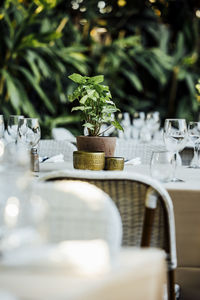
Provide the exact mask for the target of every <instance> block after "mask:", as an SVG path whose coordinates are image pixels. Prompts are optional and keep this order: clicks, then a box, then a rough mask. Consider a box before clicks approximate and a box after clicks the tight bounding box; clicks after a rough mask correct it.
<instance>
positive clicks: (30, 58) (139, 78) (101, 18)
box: [0, 0, 200, 137]
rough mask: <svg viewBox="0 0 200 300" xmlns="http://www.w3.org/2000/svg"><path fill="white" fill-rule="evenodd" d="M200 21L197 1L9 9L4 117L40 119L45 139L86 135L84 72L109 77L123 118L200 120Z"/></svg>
mask: <svg viewBox="0 0 200 300" xmlns="http://www.w3.org/2000/svg"><path fill="white" fill-rule="evenodd" d="M199 17H200V7H199V4H198V1H195V0H176V1H174V0H169V1H167V0H148V1H143V0H134V1H132V0H117V1H116V0H107V1H96V0H72V1H65V0H33V1H31V0H4V1H1V4H0V112H1V113H3V114H4V115H5V116H6V117H7V116H8V115H9V114H24V115H25V116H30V117H38V118H39V119H40V123H41V127H42V133H43V137H47V136H49V135H50V132H51V128H53V127H55V126H63V127H67V128H68V129H70V130H72V132H73V133H74V134H76V133H78V132H79V131H80V130H81V124H80V117H79V115H78V114H77V115H76V114H71V108H72V106H71V104H70V103H69V101H68V98H67V95H68V94H71V92H72V90H73V88H74V85H73V83H72V82H70V80H69V79H68V75H69V74H72V73H74V72H76V73H80V74H82V75H87V76H95V75H98V74H104V76H105V83H106V84H107V85H109V87H110V90H111V94H112V96H113V100H114V101H115V103H116V105H117V106H118V107H119V108H120V109H121V110H122V111H128V112H130V113H133V112H134V111H136V110H144V111H149V110H159V111H160V113H161V116H162V118H163V119H164V118H166V117H184V118H187V119H188V120H195V119H197V118H198V114H199V104H198V103H199V102H198V101H197V95H196V89H195V84H196V83H197V80H198V78H199V74H200V72H199V71H200V68H199V20H200V19H199Z"/></svg>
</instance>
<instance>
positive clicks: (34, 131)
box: [18, 118, 41, 150]
mask: <svg viewBox="0 0 200 300" xmlns="http://www.w3.org/2000/svg"><path fill="white" fill-rule="evenodd" d="M40 137H41V130H40V125H39V121H38V119H37V118H24V119H21V120H20V121H19V125H18V142H21V143H23V144H25V145H26V146H27V148H28V149H29V150H30V149H32V148H34V147H36V146H37V144H38V142H39V140H40Z"/></svg>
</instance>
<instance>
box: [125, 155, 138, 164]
mask: <svg viewBox="0 0 200 300" xmlns="http://www.w3.org/2000/svg"><path fill="white" fill-rule="evenodd" d="M140 164H141V158H140V157H135V158H133V159H130V160H128V161H126V162H125V165H134V166H136V165H140Z"/></svg>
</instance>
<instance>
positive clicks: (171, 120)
mask: <svg viewBox="0 0 200 300" xmlns="http://www.w3.org/2000/svg"><path fill="white" fill-rule="evenodd" d="M165 121H186V119H175V118H174V119H165Z"/></svg>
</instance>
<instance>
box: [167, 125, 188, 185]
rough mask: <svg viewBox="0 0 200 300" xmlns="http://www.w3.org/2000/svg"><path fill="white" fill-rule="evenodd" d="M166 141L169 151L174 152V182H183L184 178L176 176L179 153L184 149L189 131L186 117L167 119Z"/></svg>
mask: <svg viewBox="0 0 200 300" xmlns="http://www.w3.org/2000/svg"><path fill="white" fill-rule="evenodd" d="M163 138H164V143H165V146H166V148H167V150H168V151H169V152H171V153H172V154H173V157H174V159H173V161H172V164H173V178H172V179H171V181H172V182H181V181H183V180H182V179H179V178H176V167H177V159H176V158H177V157H178V153H179V152H180V151H181V150H183V149H184V147H185V145H186V142H187V138H188V133H187V124H186V120H185V119H166V120H165V123H164V132H163Z"/></svg>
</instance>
